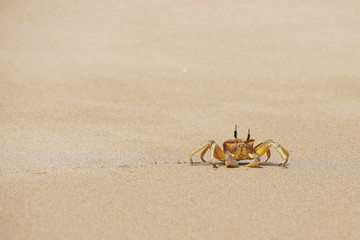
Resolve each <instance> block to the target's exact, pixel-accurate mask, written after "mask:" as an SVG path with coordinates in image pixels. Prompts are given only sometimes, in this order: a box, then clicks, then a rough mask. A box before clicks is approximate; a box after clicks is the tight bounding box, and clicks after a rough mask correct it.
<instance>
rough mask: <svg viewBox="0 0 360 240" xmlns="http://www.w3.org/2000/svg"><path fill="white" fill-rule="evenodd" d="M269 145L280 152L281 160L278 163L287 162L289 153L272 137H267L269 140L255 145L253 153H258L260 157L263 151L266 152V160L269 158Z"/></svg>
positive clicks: (283, 163)
mask: <svg viewBox="0 0 360 240" xmlns="http://www.w3.org/2000/svg"><path fill="white" fill-rule="evenodd" d="M270 147H274V148H275V149H276V151H277V152H278V153H279V154H280V156H281V158H282V159H283V162H282V163H281V164H279V165H280V166H281V165H283V166H284V165H285V164H286V163H287V161H288V159H289V155H290V154H289V152H288V151H287V150H286V149H285V148H284V147H282V146H281V145H280V144H279V143H277V142H275V141H274V140H272V139H269V140H267V141H265V142H263V143H260V144H259V145H257V146H256V147H255V148H254V150H255V154H258V155H259V156H260V157H261V156H263V155H264V154H265V153H267V156H268V158H267V159H266V161H267V160H269V158H270V150H269V148H270ZM266 161H265V162H266Z"/></svg>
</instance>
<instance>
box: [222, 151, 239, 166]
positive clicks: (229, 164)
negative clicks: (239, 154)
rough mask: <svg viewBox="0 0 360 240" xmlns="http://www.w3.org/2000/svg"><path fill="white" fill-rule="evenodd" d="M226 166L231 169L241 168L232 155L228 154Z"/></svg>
mask: <svg viewBox="0 0 360 240" xmlns="http://www.w3.org/2000/svg"><path fill="white" fill-rule="evenodd" d="M225 166H226V167H229V168H233V167H239V164H238V163H237V161H235V160H234V159H233V158H232V156H231V154H227V155H226V160H225Z"/></svg>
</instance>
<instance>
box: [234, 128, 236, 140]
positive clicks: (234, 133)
mask: <svg viewBox="0 0 360 240" xmlns="http://www.w3.org/2000/svg"><path fill="white" fill-rule="evenodd" d="M234 138H235V139H237V125H235V131H234Z"/></svg>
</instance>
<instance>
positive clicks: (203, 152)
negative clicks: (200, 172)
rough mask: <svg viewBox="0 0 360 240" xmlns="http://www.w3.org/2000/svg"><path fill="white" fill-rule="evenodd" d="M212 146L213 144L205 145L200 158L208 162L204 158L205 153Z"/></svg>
mask: <svg viewBox="0 0 360 240" xmlns="http://www.w3.org/2000/svg"><path fill="white" fill-rule="evenodd" d="M210 147H211V145H208V146H206V147H205V149H204V151H202V153H201V155H200V158H201V160H202V161H203V162H206V161H205V159H204V155H205V153H206V152H207V150H209V148H210Z"/></svg>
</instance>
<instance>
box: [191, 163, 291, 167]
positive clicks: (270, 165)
mask: <svg viewBox="0 0 360 240" xmlns="http://www.w3.org/2000/svg"><path fill="white" fill-rule="evenodd" d="M238 164H239V167H245V166H246V165H248V164H249V163H248V162H239V163H238ZM215 165H216V166H217V167H225V163H223V162H217V163H215ZM193 166H212V163H211V162H194V164H193ZM263 167H279V163H273V162H266V163H260V165H259V166H257V167H253V168H263ZM281 167H283V168H288V166H287V165H285V166H281ZM235 168H236V167H235Z"/></svg>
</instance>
